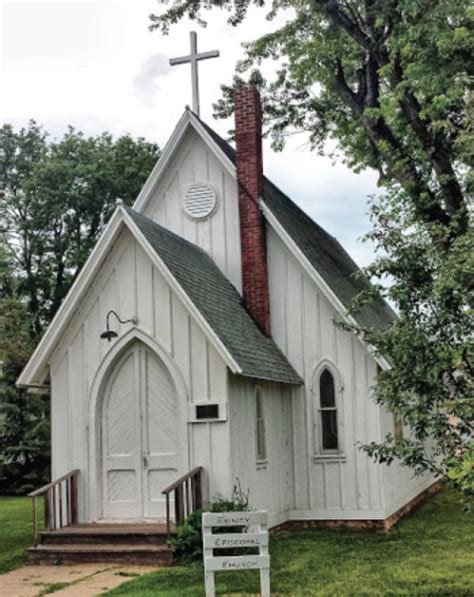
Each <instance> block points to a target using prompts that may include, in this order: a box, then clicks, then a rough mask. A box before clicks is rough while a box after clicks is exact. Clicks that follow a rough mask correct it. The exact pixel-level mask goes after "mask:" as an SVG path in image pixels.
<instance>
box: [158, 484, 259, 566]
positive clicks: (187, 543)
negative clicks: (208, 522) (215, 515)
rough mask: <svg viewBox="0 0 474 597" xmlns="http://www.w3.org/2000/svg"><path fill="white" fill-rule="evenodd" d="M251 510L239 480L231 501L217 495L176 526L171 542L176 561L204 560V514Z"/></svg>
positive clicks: (240, 530)
mask: <svg viewBox="0 0 474 597" xmlns="http://www.w3.org/2000/svg"><path fill="white" fill-rule="evenodd" d="M249 509H250V508H249V495H248V493H247V494H245V493H243V492H242V489H241V487H240V482H239V481H238V480H237V484H236V485H234V489H233V491H232V496H231V497H230V499H226V498H224V497H222V496H220V495H217V496H215V497H214V498H211V500H209V501H208V502H206V503H205V504H204V505H203V507H202V508H198V509H197V510H195V511H194V512H192V514H190V515H189V516H188V517H187V518H186V519H185V520H184V521H183V522H182V523H180V524H178V525H176V535H175V536H174V537H172V538H171V539H170V540H169V544H170V545H171V546H172V547H174V549H175V557H176V559H177V560H179V561H181V562H190V561H196V560H201V559H202V513H203V512H246V511H248V510H249ZM219 530H220V529H218V531H219ZM226 531H227V532H229V533H232V532H233V533H236V532H242V529H241V528H239V527H233V528H232V529H226Z"/></svg>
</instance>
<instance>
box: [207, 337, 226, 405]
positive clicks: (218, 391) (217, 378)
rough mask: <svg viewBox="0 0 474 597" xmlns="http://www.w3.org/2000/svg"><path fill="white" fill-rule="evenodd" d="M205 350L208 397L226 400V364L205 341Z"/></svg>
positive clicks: (215, 399)
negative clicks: (207, 371) (207, 372)
mask: <svg viewBox="0 0 474 597" xmlns="http://www.w3.org/2000/svg"><path fill="white" fill-rule="evenodd" d="M206 352H207V364H208V370H209V399H210V400H213V401H217V400H219V401H222V400H227V392H228V385H227V379H228V373H227V365H226V364H225V363H224V361H223V360H222V357H221V356H220V355H219V354H218V353H217V351H216V349H215V348H214V347H213V346H212V345H211V344H209V342H207V343H206Z"/></svg>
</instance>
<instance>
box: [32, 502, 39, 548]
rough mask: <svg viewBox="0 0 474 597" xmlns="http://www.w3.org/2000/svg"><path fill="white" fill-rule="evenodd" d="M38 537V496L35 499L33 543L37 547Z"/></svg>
mask: <svg viewBox="0 0 474 597" xmlns="http://www.w3.org/2000/svg"><path fill="white" fill-rule="evenodd" d="M37 536H38V522H37V510H36V496H35V497H34V498H33V543H34V544H35V545H36V537H37Z"/></svg>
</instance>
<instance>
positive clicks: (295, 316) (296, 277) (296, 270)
mask: <svg viewBox="0 0 474 597" xmlns="http://www.w3.org/2000/svg"><path fill="white" fill-rule="evenodd" d="M287 261H288V291H287V297H288V299H287V306H286V317H287V321H288V353H287V356H288V358H289V360H290V362H291V363H292V365H293V367H295V369H296V370H297V372H298V373H299V374H300V375H304V372H303V362H304V358H303V350H302V343H301V339H302V336H303V325H302V315H303V314H302V306H303V296H302V285H301V268H300V267H298V265H297V264H296V262H295V261H294V259H293V258H292V257H291V256H290V255H288V256H287Z"/></svg>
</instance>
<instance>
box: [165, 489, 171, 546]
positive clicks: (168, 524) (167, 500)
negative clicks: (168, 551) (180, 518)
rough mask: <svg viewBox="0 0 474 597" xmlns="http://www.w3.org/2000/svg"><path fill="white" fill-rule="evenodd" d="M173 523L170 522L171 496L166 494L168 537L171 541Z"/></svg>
mask: <svg viewBox="0 0 474 597" xmlns="http://www.w3.org/2000/svg"><path fill="white" fill-rule="evenodd" d="M170 530H171V521H170V494H169V493H167V494H166V535H167V538H168V541H169V539H170Z"/></svg>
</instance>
